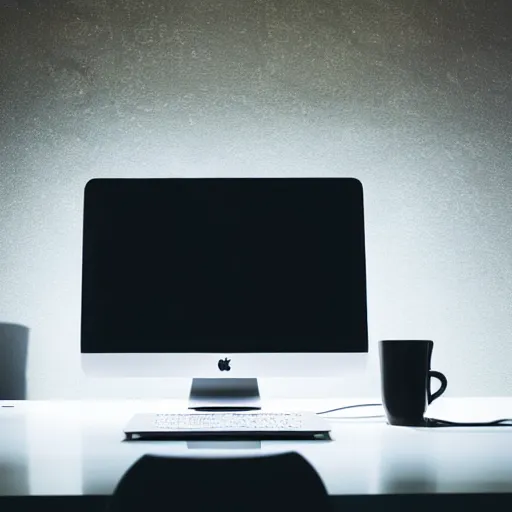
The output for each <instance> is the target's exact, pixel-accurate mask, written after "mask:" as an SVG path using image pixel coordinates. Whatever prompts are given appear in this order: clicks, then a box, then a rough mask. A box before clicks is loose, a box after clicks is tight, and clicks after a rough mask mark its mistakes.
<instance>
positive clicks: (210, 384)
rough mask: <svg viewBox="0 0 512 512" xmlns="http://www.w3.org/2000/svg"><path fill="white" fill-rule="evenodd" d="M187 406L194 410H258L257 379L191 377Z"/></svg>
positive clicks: (258, 392)
mask: <svg viewBox="0 0 512 512" xmlns="http://www.w3.org/2000/svg"><path fill="white" fill-rule="evenodd" d="M188 408H189V409H195V410H196V411H254V410H259V409H261V399H260V390H259V387H258V379H255V378H254V379H253V378H250V379H229V378H227V379H192V386H191V388H190V396H189V405H188Z"/></svg>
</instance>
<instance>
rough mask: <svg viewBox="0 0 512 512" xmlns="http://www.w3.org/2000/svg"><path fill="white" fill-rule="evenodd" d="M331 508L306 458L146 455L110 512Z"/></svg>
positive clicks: (123, 482)
mask: <svg viewBox="0 0 512 512" xmlns="http://www.w3.org/2000/svg"><path fill="white" fill-rule="evenodd" d="M307 507H312V510H315V511H319V512H320V511H322V510H327V509H328V495H327V492H326V489H325V487H324V484H323V482H322V480H321V479H320V477H319V475H318V473H317V472H316V471H315V469H314V468H313V467H312V466H311V464H310V463H309V462H308V461H307V460H306V459H304V457H302V456H301V455H299V454H297V453H294V452H288V453H282V454H275V455H262V456H252V457H246V456H242V457H229V458H223V457H221V458H203V457H191V458H188V457H187V458H185V457H168V456H160V455H158V456H157V455H145V456H143V457H141V458H140V459H139V460H138V461H137V462H136V463H135V464H134V465H133V466H131V467H130V468H129V469H128V471H127V472H126V473H125V474H124V475H123V477H122V478H121V480H120V482H119V484H118V485H117V487H116V489H115V491H114V494H113V496H112V498H111V500H110V505H109V510H110V512H132V511H144V512H149V511H151V512H163V511H173V510H186V511H187V512H195V511H196V510H197V511H199V510H200V511H202V512H203V511H208V512H212V511H222V512H231V511H235V510H236V511H237V512H245V511H256V510H257V511H261V512H271V511H274V510H275V511H279V512H284V511H288V510H290V511H293V510H303V509H306V508H307Z"/></svg>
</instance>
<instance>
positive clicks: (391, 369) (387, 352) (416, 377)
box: [379, 340, 448, 426]
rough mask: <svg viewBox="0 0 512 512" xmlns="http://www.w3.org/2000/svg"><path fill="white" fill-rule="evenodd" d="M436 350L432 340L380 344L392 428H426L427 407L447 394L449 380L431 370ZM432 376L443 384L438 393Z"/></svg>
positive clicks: (383, 387) (396, 341)
mask: <svg viewBox="0 0 512 512" xmlns="http://www.w3.org/2000/svg"><path fill="white" fill-rule="evenodd" d="M433 349H434V342H433V341H431V340H382V341H381V342H380V343H379V350H380V370H381V388H382V402H383V405H384V410H385V411H386V416H387V418H388V423H389V424H390V425H403V426H424V425H425V420H424V414H425V411H426V409H427V406H428V405H430V404H431V403H432V402H433V401H434V400H435V399H436V398H439V397H440V396H441V395H442V394H443V393H444V392H445V391H446V387H447V386H448V380H447V379H446V377H445V376H444V375H443V374H442V373H440V372H436V371H433V370H431V369H430V360H431V358H432V350H433ZM432 377H435V378H437V379H439V380H440V381H441V387H440V388H439V389H438V390H437V391H436V392H435V393H432V390H431V378H432Z"/></svg>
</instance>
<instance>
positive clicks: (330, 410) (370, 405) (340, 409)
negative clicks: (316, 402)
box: [317, 404, 384, 419]
mask: <svg viewBox="0 0 512 512" xmlns="http://www.w3.org/2000/svg"><path fill="white" fill-rule="evenodd" d="M357 407H382V404H357V405H345V406H344V407H337V408H336V409H329V410H328V411H321V412H317V414H328V413H330V412H336V411H344V410H345V409H356V408H357ZM383 416H384V415H383V414H379V415H377V416H347V419H351V418H354V419H355V418H382V417H383Z"/></svg>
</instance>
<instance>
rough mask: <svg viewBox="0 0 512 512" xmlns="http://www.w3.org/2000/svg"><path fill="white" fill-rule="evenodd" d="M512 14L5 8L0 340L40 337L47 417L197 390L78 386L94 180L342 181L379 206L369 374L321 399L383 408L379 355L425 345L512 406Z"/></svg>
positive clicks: (312, 8)
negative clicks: (21, 333) (99, 403)
mask: <svg viewBox="0 0 512 512" xmlns="http://www.w3.org/2000/svg"><path fill="white" fill-rule="evenodd" d="M510 5H511V3H510V2H509V1H508V0H502V1H486V2H470V1H464V0H454V1H451V2H442V1H441V0H388V1H384V0H366V1H363V0H338V1H334V0H311V1H307V0H296V1H291V0H286V1H282V0H281V1H280V0H268V1H264V0H202V1H201V0H176V1H172V0H155V1H145V2H141V1H139V0H125V1H121V0H116V1H108V0H88V1H85V0H80V1H79V0H74V1H43V0H40V1H37V0H18V1H15V0H0V6H1V7H0V88H1V95H0V166H1V176H0V262H1V264H0V287H1V288H0V289H1V293H0V322H1V321H5V322H15V323H21V324H24V325H27V326H29V327H30V328H31V340H30V343H31V346H30V352H29V393H30V396H31V397H34V398H45V397H73V396H79V395H81V394H82V395H83V394H85V395H93V396H108V395H109V393H110V394H112V393H113V394H116V393H118V394H122V393H129V394H137V393H141V390H145V391H144V392H146V393H150V394H151V393H161V394H172V393H173V392H176V393H182V392H183V391H184V390H185V389H186V383H181V384H179V383H178V384H177V383H174V384H173V383H169V382H152V383H136V382H126V383H122V384H120V383H119V382H115V381H112V382H110V381H107V382H101V383H98V382H93V381H88V380H84V379H83V378H82V376H81V374H80V370H79V357H78V352H79V314H80V270H81V220H82V191H83V187H84V185H85V183H86V181H88V180H89V179H90V178H92V177H116V176H117V177H144V176H151V177H165V176H333V175H340V176H355V177H357V178H359V179H360V180H361V181H362V182H363V185H364V187H365V191H366V219H367V250H368V280H369V281H368V288H369V324H370V335H371V343H372V344H371V349H372V353H373V354H372V360H373V367H372V369H371V371H370V374H369V376H368V380H366V381H364V382H361V383H359V384H357V385H356V386H354V387H345V385H343V386H341V385H340V384H339V383H337V382H334V381H329V382H327V381H326V382H319V383H318V386H317V391H318V393H320V394H322V393H325V394H326V395H327V394H339V393H343V394H362V393H363V392H366V391H368V392H375V391H377V392H378V384H377V383H378V373H377V371H376V368H377V367H376V363H375V361H376V351H375V348H376V342H377V340H378V339H380V338H388V337H417V338H432V339H434V340H435V343H436V348H435V352H434V365H435V366H436V367H437V368H438V369H440V370H442V371H445V372H446V373H447V374H448V376H449V381H450V385H449V394H451V395H464V394H466V395H486V394H492V395H500V394H510V393H511V392H512V357H511V356H512V343H511V341H512V301H511V289H512V202H511V201H510V199H509V193H510V189H511V182H512V176H511V169H510V167H511V159H512V157H511V147H512V144H511V142H512V141H511V135H512V124H511V122H512V114H511V113H510V111H511V110H512V109H510V105H509V103H510V100H511V98H512V93H511V85H510V84H511V70H512V65H511V62H512V59H511V57H512V41H511V37H510V31H509V27H510V26H511V23H512V11H511V9H512V7H511V6H510ZM274 385H275V386H274ZM287 385H288V384H285V383H279V382H275V383H273V384H272V386H271V385H269V387H268V389H271V390H276V389H281V390H285V389H287V388H286V386H287ZM144 386H145V387H144ZM180 386H181V387H180ZM311 389H312V388H311ZM365 390H366V391H365Z"/></svg>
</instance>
